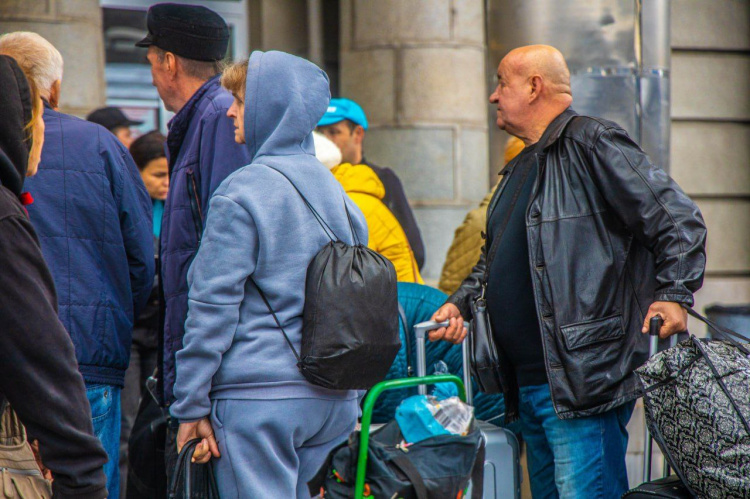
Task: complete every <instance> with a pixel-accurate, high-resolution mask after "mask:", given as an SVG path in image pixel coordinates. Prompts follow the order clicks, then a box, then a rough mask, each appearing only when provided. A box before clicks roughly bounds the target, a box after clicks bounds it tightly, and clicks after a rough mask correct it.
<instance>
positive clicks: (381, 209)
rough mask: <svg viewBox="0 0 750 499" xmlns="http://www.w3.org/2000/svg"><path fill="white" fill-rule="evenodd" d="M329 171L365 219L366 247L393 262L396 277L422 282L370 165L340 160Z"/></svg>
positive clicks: (414, 261) (408, 247)
mask: <svg viewBox="0 0 750 499" xmlns="http://www.w3.org/2000/svg"><path fill="white" fill-rule="evenodd" d="M331 173H333V176H334V177H336V180H338V181H339V182H341V185H342V187H343V188H344V190H345V191H346V193H347V194H348V195H349V197H350V198H351V199H352V201H354V202H355V203H356V204H357V206H359V209H360V210H362V214H363V215H364V216H365V219H366V220H367V229H368V232H369V241H368V243H367V247H368V248H370V249H371V250H373V251H377V252H378V253H380V254H381V255H383V256H384V257H386V258H387V259H389V260H390V261H391V263H393V266H394V267H396V275H397V276H398V280H399V281H402V282H417V283H420V284H424V281H423V280H422V276H421V275H420V274H419V268H418V267H417V261H416V260H415V259H414V253H413V252H412V250H411V246H409V240H408V239H407V238H406V234H405V233H404V229H403V228H402V227H401V224H399V223H398V220H396V217H395V216H393V213H391V211H390V210H389V209H388V207H387V206H386V205H385V204H383V201H382V199H383V196H385V187H383V183H382V182H381V181H380V179H379V178H378V176H377V174H376V173H375V172H374V171H373V170H372V168H370V167H369V166H367V165H352V164H350V163H343V164H341V165H339V166H337V167H335V168H333V169H332V170H331Z"/></svg>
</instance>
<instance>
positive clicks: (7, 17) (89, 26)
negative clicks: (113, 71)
mask: <svg viewBox="0 0 750 499" xmlns="http://www.w3.org/2000/svg"><path fill="white" fill-rule="evenodd" d="M11 31H34V32H36V33H39V34H40V35H42V36H43V37H45V38H46V39H47V40H49V41H50V43H52V44H53V45H54V46H55V47H57V49H58V50H59V51H60V53H61V54H62V56H63V60H64V63H65V66H64V69H63V82H62V96H61V99H60V107H61V109H62V111H64V112H68V113H72V114H76V115H79V116H80V115H85V114H86V113H87V112H89V111H90V110H91V109H94V108H96V107H99V106H102V105H104V99H105V87H104V43H103V38H104V37H103V34H102V13H101V9H100V8H99V1H98V0H0V33H8V32H11Z"/></svg>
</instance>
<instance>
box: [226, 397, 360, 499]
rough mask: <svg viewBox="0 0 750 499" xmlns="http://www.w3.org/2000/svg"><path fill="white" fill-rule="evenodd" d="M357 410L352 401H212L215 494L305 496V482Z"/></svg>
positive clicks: (346, 431)
mask: <svg viewBox="0 0 750 499" xmlns="http://www.w3.org/2000/svg"><path fill="white" fill-rule="evenodd" d="M358 409H359V405H358V404H357V400H356V399H352V400H323V399H285V400H215V401H214V402H213V405H212V411H211V424H212V426H213V428H214V433H215V434H216V439H217V440H218V443H219V452H221V457H220V458H218V459H214V460H213V463H214V474H215V475H216V482H217V484H218V486H219V495H220V496H221V497H222V499H228V498H234V497H252V498H265V497H269V498H270V497H273V498H293V497H297V498H301V497H304V498H309V497H310V493H309V492H308V489H307V481H308V480H310V479H311V478H312V477H313V476H314V475H315V473H316V472H317V471H318V469H319V468H320V466H321V465H322V464H323V462H324V461H325V459H326V457H327V456H328V453H329V452H330V451H331V449H333V448H334V447H335V446H337V445H338V444H340V443H341V442H343V441H344V440H346V438H347V437H348V436H349V434H350V433H351V432H352V431H353V430H354V427H355V425H356V422H357V414H358Z"/></svg>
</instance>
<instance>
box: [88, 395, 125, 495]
mask: <svg viewBox="0 0 750 499" xmlns="http://www.w3.org/2000/svg"><path fill="white" fill-rule="evenodd" d="M120 390H121V389H120V387H119V386H112V385H86V395H87V396H88V399H89V405H91V419H92V421H93V423H94V435H96V437H97V438H98V439H99V440H100V441H101V443H102V446H103V447H104V450H105V451H107V456H108V457H109V461H107V464H105V465H104V474H105V475H106V476H107V496H108V497H111V498H118V497H119V496H120V469H119V462H120Z"/></svg>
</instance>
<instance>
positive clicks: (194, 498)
mask: <svg viewBox="0 0 750 499" xmlns="http://www.w3.org/2000/svg"><path fill="white" fill-rule="evenodd" d="M200 442H201V439H200V438H194V439H192V440H189V441H188V442H187V443H185V445H184V446H183V447H182V450H181V451H180V455H179V456H177V467H176V468H175V470H174V475H172V481H171V483H170V485H169V499H219V488H218V486H217V485H216V477H214V469H213V463H212V462H211V461H209V462H207V463H206V464H195V463H192V462H190V461H191V459H192V457H193V452H194V451H195V448H196V447H197V446H198V444H199V443H200Z"/></svg>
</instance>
